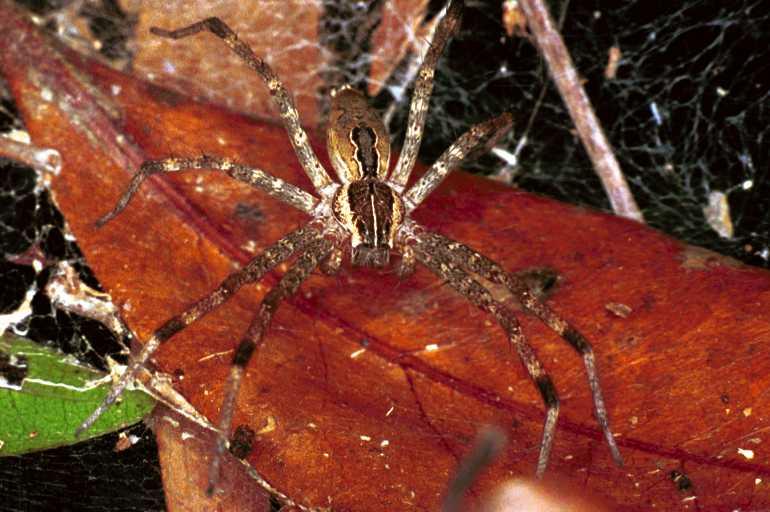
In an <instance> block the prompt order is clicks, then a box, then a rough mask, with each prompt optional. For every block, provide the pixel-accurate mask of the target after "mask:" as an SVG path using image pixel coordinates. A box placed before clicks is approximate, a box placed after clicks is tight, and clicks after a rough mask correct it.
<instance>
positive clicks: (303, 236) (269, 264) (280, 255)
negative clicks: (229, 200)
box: [75, 226, 322, 436]
mask: <svg viewBox="0 0 770 512" xmlns="http://www.w3.org/2000/svg"><path fill="white" fill-rule="evenodd" d="M321 236H322V235H321V233H320V232H319V231H317V230H316V229H314V228H311V227H310V226H304V227H302V228H300V229H298V230H296V231H294V232H292V233H289V234H288V235H287V236H285V237H283V238H282V239H280V240H279V241H277V242H276V243H274V244H273V245H271V246H270V247H268V248H267V249H266V250H265V252H263V253H262V254H260V255H259V256H257V257H255V258H254V259H252V260H251V261H250V262H249V264H248V265H246V266H245V267H243V268H242V269H240V270H237V271H235V272H233V273H232V274H230V275H229V276H227V277H226V278H225V280H224V281H222V283H221V284H220V285H219V286H218V287H217V288H216V289H215V290H214V291H212V292H211V293H210V294H208V295H206V296H205V297H203V298H201V299H199V300H198V301H197V302H196V303H194V304H193V305H192V306H190V307H189V308H187V310H185V311H184V312H182V313H180V314H179V315H176V316H174V317H172V318H170V319H168V320H166V321H165V322H164V323H163V325H162V326H160V328H158V329H157V330H156V331H155V332H154V333H153V334H152V335H151V336H150V338H149V339H148V340H147V343H145V344H144V346H143V347H142V350H141V351H140V352H139V354H138V355H137V356H136V357H134V358H133V359H132V361H131V363H130V364H129V365H128V368H126V371H125V372H123V375H121V377H120V379H119V380H118V382H117V383H115V384H114V385H113V386H112V389H110V392H109V393H108V394H107V396H106V397H105V398H104V400H103V401H102V403H101V404H99V406H98V407H97V408H96V409H95V410H94V411H93V412H92V413H91V415H90V416H88V418H86V419H85V421H83V423H81V424H80V426H79V427H78V428H77V430H76V431H75V435H76V436H77V435H80V433H82V432H83V431H85V430H87V429H89V428H90V427H91V425H93V424H94V422H95V421H96V420H97V419H98V418H99V416H101V415H102V414H104V412H105V411H106V410H107V409H109V407H110V406H111V405H112V404H113V403H114V402H115V400H117V399H118V397H120V395H121V394H123V391H124V390H125V389H126V386H128V384H129V383H130V382H131V381H132V380H133V378H134V377H135V376H136V373H137V372H138V371H139V369H140V368H142V367H143V366H144V365H145V363H146V362H147V360H148V359H149V358H150V357H151V356H152V354H153V353H154V352H155V351H156V350H157V349H158V347H160V345H161V343H163V342H164V341H166V340H168V339H169V338H170V337H171V336H173V335H174V334H176V333H178V332H179V331H181V330H182V329H184V328H185V327H187V326H188V325H190V324H192V323H193V322H195V321H197V320H199V319H200V318H202V317H203V316H204V315H206V314H207V313H209V312H210V311H212V310H214V309H216V308H217V307H219V306H220V305H222V304H223V303H224V302H225V301H226V300H228V299H229V298H230V297H231V296H232V295H233V294H234V293H235V292H236V291H238V289H240V288H241V286H243V285H244V284H247V283H253V282H255V281H258V280H260V279H261V278H262V276H264V275H265V273H267V272H268V271H269V270H270V269H272V268H273V267H275V266H276V265H278V264H279V263H281V262H282V261H284V260H285V259H287V258H288V257H290V256H291V255H292V254H294V253H295V252H298V251H301V250H303V249H304V248H305V247H307V246H308V245H310V244H311V243H313V242H315V241H316V240H318V239H319V238H320V237H321Z"/></svg>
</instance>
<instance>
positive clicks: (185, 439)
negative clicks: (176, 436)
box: [182, 432, 195, 441]
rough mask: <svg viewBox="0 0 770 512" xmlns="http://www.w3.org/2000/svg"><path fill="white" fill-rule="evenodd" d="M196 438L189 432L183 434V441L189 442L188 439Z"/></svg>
mask: <svg viewBox="0 0 770 512" xmlns="http://www.w3.org/2000/svg"><path fill="white" fill-rule="evenodd" d="M194 437H195V436H194V435H192V434H191V433H189V432H182V441H187V440H188V439H193V438H194Z"/></svg>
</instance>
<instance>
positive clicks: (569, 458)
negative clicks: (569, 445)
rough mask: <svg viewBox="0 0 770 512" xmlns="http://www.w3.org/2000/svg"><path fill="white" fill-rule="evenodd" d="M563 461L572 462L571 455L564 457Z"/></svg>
mask: <svg viewBox="0 0 770 512" xmlns="http://www.w3.org/2000/svg"><path fill="white" fill-rule="evenodd" d="M564 460H572V455H565V456H564Z"/></svg>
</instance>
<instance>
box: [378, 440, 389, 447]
mask: <svg viewBox="0 0 770 512" xmlns="http://www.w3.org/2000/svg"><path fill="white" fill-rule="evenodd" d="M389 445H390V441H388V440H387V439H383V440H382V442H381V443H380V446H381V447H382V448H386V447H387V446H389Z"/></svg>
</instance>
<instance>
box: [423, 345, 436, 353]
mask: <svg viewBox="0 0 770 512" xmlns="http://www.w3.org/2000/svg"><path fill="white" fill-rule="evenodd" d="M436 350H438V343H429V344H428V345H425V352H435V351H436Z"/></svg>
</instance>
